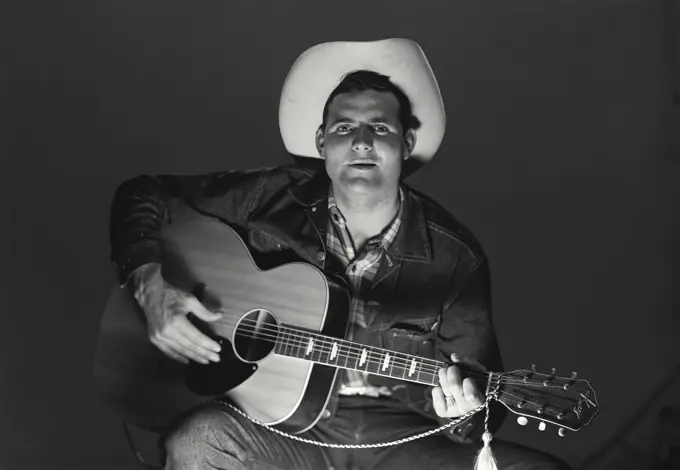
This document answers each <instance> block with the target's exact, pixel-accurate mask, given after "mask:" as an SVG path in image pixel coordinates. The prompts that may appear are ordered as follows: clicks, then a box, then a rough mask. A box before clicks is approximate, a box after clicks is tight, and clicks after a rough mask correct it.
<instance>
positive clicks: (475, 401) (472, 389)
mask: <svg viewBox="0 0 680 470" xmlns="http://www.w3.org/2000/svg"><path fill="white" fill-rule="evenodd" d="M463 396H464V397H465V401H466V402H467V403H469V404H470V405H471V406H474V407H477V406H479V405H481V404H482V402H483V400H482V394H481V393H480V391H479V390H478V389H477V385H476V384H475V381H474V380H472V378H470V377H468V378H466V379H465V380H463Z"/></svg>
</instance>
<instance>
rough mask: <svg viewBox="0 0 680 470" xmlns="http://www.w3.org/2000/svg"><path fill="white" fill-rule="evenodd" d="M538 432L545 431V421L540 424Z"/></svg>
mask: <svg viewBox="0 0 680 470" xmlns="http://www.w3.org/2000/svg"><path fill="white" fill-rule="evenodd" d="M538 430H539V431H545V421H541V422H540V423H538Z"/></svg>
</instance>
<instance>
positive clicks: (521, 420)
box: [517, 416, 529, 426]
mask: <svg viewBox="0 0 680 470" xmlns="http://www.w3.org/2000/svg"><path fill="white" fill-rule="evenodd" d="M528 422H529V420H528V419H527V418H526V417H525V416H520V417H519V418H517V423H518V424H519V425H520V426H526V424H527V423H528Z"/></svg>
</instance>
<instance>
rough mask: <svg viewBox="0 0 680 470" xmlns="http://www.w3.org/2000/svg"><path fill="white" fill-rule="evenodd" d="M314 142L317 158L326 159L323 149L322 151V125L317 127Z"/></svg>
mask: <svg viewBox="0 0 680 470" xmlns="http://www.w3.org/2000/svg"><path fill="white" fill-rule="evenodd" d="M314 141H315V142H316V151H317V152H319V156H320V157H321V158H326V157H325V153H324V149H323V143H324V138H323V124H322V125H321V126H319V128H318V129H317V130H316V137H315V138H314Z"/></svg>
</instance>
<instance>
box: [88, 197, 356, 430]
mask: <svg viewBox="0 0 680 470" xmlns="http://www.w3.org/2000/svg"><path fill="white" fill-rule="evenodd" d="M162 239H163V243H162V245H163V261H162V272H163V277H164V278H165V279H166V280H167V281H168V282H170V283H171V284H173V285H175V286H177V287H178V288H180V289H182V290H185V291H187V292H191V293H193V294H194V295H196V296H197V297H198V298H199V300H201V301H202V302H203V304H204V305H205V306H206V307H207V308H208V309H210V310H213V311H221V312H223V313H224V315H223V318H222V319H220V320H218V321H216V322H211V323H207V322H199V321H195V324H196V326H198V327H199V329H201V330H202V331H204V332H205V333H206V334H209V335H210V336H211V337H213V339H216V340H218V341H219V342H220V343H221V345H222V352H221V354H220V356H221V360H220V362H219V363H217V364H211V365H200V364H197V363H194V362H192V363H191V364H190V365H189V366H185V365H183V364H181V363H179V362H176V361H174V360H172V359H169V358H168V357H167V356H165V355H164V354H162V353H161V352H160V351H159V350H158V349H157V348H156V347H155V346H154V345H153V344H152V343H151V342H150V340H149V337H148V333H147V328H146V323H145V318H144V314H143V312H142V310H141V308H140V307H139V305H138V304H137V302H136V300H135V299H134V297H133V295H132V292H131V290H130V289H129V288H121V287H119V286H118V285H115V286H114V287H113V288H112V290H111V294H110V296H109V299H108V303H107V305H106V308H105V312H104V315H103V317H102V320H101V326H100V334H99V338H98V344H97V349H96V354H95V368H94V369H95V370H94V372H95V382H96V385H97V388H98V389H99V393H100V396H101V398H102V400H103V401H104V403H105V404H107V405H108V406H109V407H110V408H112V409H113V410H114V411H115V412H116V413H117V414H118V416H120V417H121V419H123V420H125V421H126V422H129V423H133V424H135V425H137V426H140V427H142V428H144V429H148V430H153V431H160V430H163V429H165V428H166V427H167V426H168V425H169V424H170V422H171V421H172V419H173V418H175V417H176V416H178V415H179V414H181V413H182V412H184V411H187V410H189V409H191V408H192V407H194V406H197V405H199V404H201V403H203V402H205V401H206V400H209V399H211V398H214V397H221V398H224V399H226V400H227V401H230V402H232V403H233V404H235V405H236V406H237V407H239V408H240V409H241V410H243V411H244V412H245V413H247V414H248V415H249V416H251V417H253V418H256V419H258V420H260V421H262V422H263V423H265V424H268V425H272V426H274V427H276V428H279V429H281V430H284V431H287V432H290V433H299V432H303V431H305V430H307V429H309V428H311V427H312V426H313V425H314V424H315V423H316V422H317V421H318V419H319V417H320V416H321V413H322V411H323V409H324V407H325V406H326V405H327V402H328V399H329V397H330V392H331V391H332V388H333V386H334V382H335V378H336V375H337V370H338V369H336V368H334V367H330V366H325V365H320V364H315V363H313V362H309V361H305V360H301V359H297V358H294V357H288V356H285V355H279V354H276V353H275V344H276V339H277V335H278V327H279V326H281V325H283V324H285V325H287V326H290V327H295V328H298V329H301V330H305V331H310V332H315V333H320V334H323V335H327V336H332V337H335V338H344V336H345V333H346V330H347V321H348V315H347V313H348V309H349V296H348V293H347V290H346V289H345V287H344V286H343V285H342V284H340V283H338V282H335V281H333V280H331V279H330V278H328V277H327V276H325V275H324V274H323V273H322V272H321V271H320V270H318V269H317V268H316V267H314V266H311V265H309V264H307V263H303V262H293V263H287V264H283V265H280V266H278V267H275V268H272V269H268V270H261V269H260V268H259V267H258V266H257V265H256V264H255V262H254V261H253V258H252V256H251V253H250V252H249V250H248V248H247V246H246V244H245V243H244V242H243V240H242V239H241V237H240V236H239V235H238V234H237V232H236V231H235V230H233V229H232V228H231V227H229V226H228V225H226V224H225V223H223V222H221V221H219V220H216V219H214V218H211V217H208V216H204V215H202V214H199V213H198V212H195V211H193V210H192V209H190V208H184V210H182V211H180V212H179V213H175V212H173V222H172V223H171V224H168V226H167V228H166V229H165V230H164V231H163V234H162Z"/></svg>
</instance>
